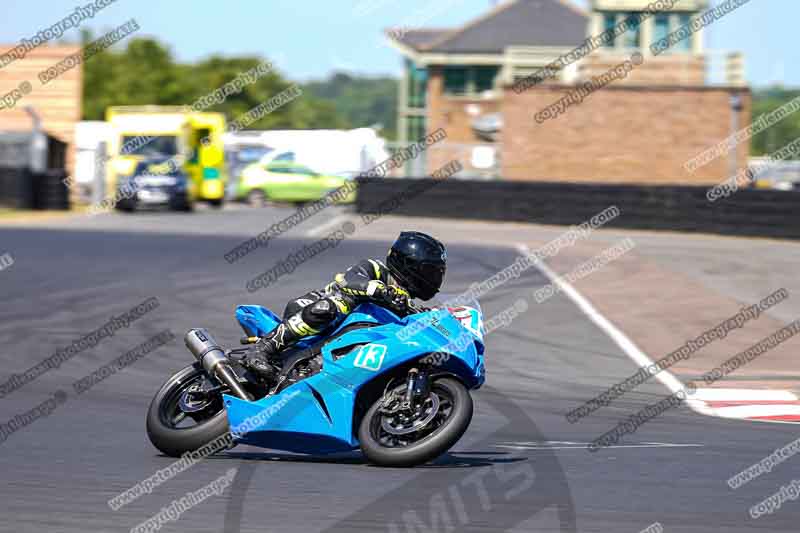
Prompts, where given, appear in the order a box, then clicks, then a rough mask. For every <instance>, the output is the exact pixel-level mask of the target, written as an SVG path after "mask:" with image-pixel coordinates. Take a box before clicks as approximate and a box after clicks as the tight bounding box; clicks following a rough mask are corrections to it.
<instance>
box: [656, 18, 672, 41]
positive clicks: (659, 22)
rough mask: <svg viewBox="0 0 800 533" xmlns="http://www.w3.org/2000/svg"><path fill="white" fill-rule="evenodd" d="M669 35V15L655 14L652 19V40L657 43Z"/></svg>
mask: <svg viewBox="0 0 800 533" xmlns="http://www.w3.org/2000/svg"><path fill="white" fill-rule="evenodd" d="M667 35H669V15H664V14H661V15H656V17H655V20H654V21H653V42H655V43H657V42H658V41H660V40H661V39H664V38H666V36H667Z"/></svg>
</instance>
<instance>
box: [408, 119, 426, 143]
mask: <svg viewBox="0 0 800 533" xmlns="http://www.w3.org/2000/svg"><path fill="white" fill-rule="evenodd" d="M423 137H425V117H408V119H407V122H406V139H408V142H416V141H418V140H420V139H422V138H423Z"/></svg>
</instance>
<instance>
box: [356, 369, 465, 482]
mask: <svg viewBox="0 0 800 533" xmlns="http://www.w3.org/2000/svg"><path fill="white" fill-rule="evenodd" d="M405 388H406V385H405V384H403V385H400V386H398V387H396V388H395V389H393V390H392V391H390V392H389V393H388V394H387V395H384V396H383V397H382V398H380V399H379V400H378V401H376V402H375V403H374V404H373V405H372V407H370V408H369V410H367V413H366V414H365V415H364V418H363V419H362V420H361V424H360V425H359V428H358V440H359V441H360V443H361V451H363V452H364V455H365V456H366V457H367V459H369V460H370V462H372V463H375V464H377V465H381V466H399V467H409V466H416V465H420V464H423V463H427V462H428V461H430V460H432V459H435V458H436V457H438V456H440V455H441V454H443V453H445V452H446V451H447V450H449V449H450V447H451V446H453V445H454V444H455V443H456V442H458V440H459V439H460V438H461V436H462V435H464V432H465V431H466V430H467V428H468V427H469V423H470V421H471V420H472V397H471V396H470V394H469V391H468V390H467V388H466V387H465V386H464V385H463V384H462V383H461V382H460V381H458V380H456V379H453V378H449V377H443V378H439V379H437V380H436V381H434V382H433V383H431V388H430V393H429V394H428V396H427V397H426V398H423V399H420V400H418V401H416V402H414V405H412V406H406V407H403V406H399V405H397V404H396V402H395V403H390V404H389V405H387V402H386V401H385V399H386V398H391V397H392V396H394V397H395V398H400V397H402V395H403V392H404V390H405Z"/></svg>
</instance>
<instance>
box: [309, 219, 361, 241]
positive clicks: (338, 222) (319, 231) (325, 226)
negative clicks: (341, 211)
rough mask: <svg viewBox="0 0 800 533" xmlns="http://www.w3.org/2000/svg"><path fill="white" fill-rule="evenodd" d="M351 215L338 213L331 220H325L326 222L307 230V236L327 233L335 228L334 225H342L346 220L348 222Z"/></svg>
mask: <svg viewBox="0 0 800 533" xmlns="http://www.w3.org/2000/svg"><path fill="white" fill-rule="evenodd" d="M349 219H350V217H348V216H346V215H336V216H335V217H333V218H332V219H330V220H329V221H327V222H325V223H324V224H320V225H319V226H315V227H313V228H311V229H310V230H308V231H307V232H306V237H316V236H317V235H320V234H322V233H325V232H326V231H328V230H331V229H333V228H334V227H341V226H342V224H343V223H344V222H347V221H348V220H349Z"/></svg>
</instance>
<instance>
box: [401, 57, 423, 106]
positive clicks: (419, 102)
mask: <svg viewBox="0 0 800 533" xmlns="http://www.w3.org/2000/svg"><path fill="white" fill-rule="evenodd" d="M406 72H408V100H407V101H406V105H407V106H408V107H425V98H426V94H427V89H428V71H427V70H426V69H424V68H419V67H417V66H416V65H415V64H414V63H413V62H411V61H409V60H408V59H406Z"/></svg>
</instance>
